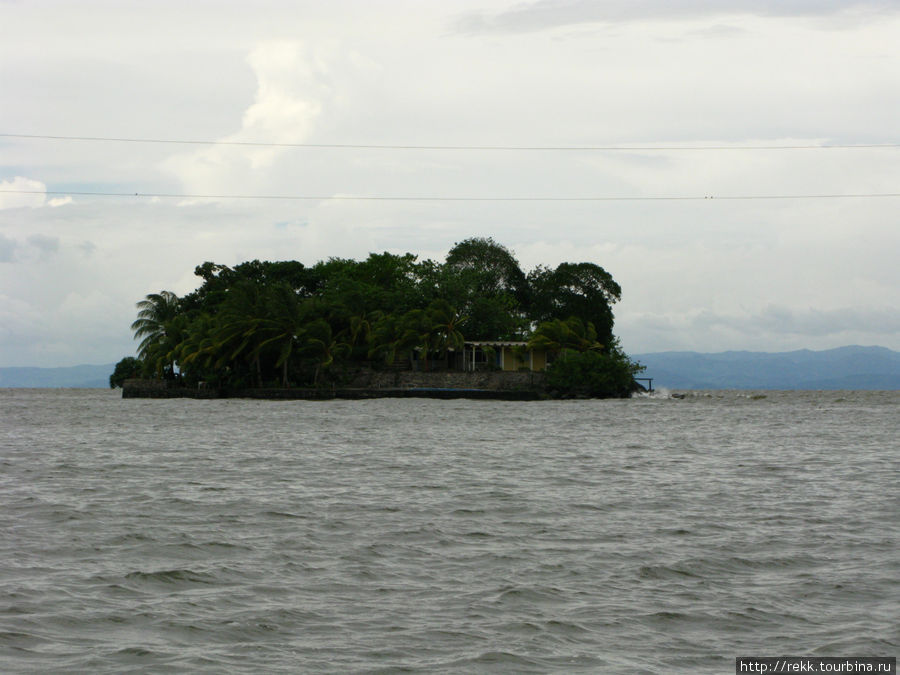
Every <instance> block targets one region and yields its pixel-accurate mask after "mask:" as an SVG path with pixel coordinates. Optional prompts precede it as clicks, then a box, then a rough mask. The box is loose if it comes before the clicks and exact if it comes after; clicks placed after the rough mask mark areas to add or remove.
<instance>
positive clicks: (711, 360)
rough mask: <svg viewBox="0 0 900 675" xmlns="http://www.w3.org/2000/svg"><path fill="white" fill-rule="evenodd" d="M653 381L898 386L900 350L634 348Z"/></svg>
mask: <svg viewBox="0 0 900 675" xmlns="http://www.w3.org/2000/svg"><path fill="white" fill-rule="evenodd" d="M633 358H635V359H636V360H637V361H639V362H641V363H642V364H644V365H645V366H647V370H646V372H644V373H643V375H645V376H647V377H652V378H653V386H654V387H668V388H672V389H891V390H896V389H900V352H895V351H892V350H890V349H886V348H884V347H840V348H838V349H829V350H825V351H818V352H814V351H810V350H808V349H802V350H800V351H794V352H780V353H768V352H722V353H719V354H700V353H697V352H658V353H653V354H636V355H634V356H633Z"/></svg>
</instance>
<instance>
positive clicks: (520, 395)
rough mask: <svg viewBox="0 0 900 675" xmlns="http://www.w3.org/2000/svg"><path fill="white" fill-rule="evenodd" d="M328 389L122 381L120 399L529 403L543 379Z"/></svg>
mask: <svg viewBox="0 0 900 675" xmlns="http://www.w3.org/2000/svg"><path fill="white" fill-rule="evenodd" d="M348 377H349V381H348V382H347V383H346V384H344V385H341V386H339V387H338V386H334V387H318V388H307V387H291V388H288V389H283V388H262V389H240V390H225V389H216V388H212V387H206V386H200V387H195V388H190V387H177V386H171V383H169V382H164V381H161V380H125V382H124V383H123V385H122V398H204V399H211V398H257V399H270V400H287V399H309V400H327V399H334V398H341V399H364V398H442V399H447V398H476V399H495V400H515V401H522V400H535V399H538V398H541V397H542V396H543V391H544V388H543V383H544V376H543V373H532V372H498V371H492V372H476V373H460V372H452V371H449V372H447V371H445V372H432V373H429V372H415V371H375V370H369V369H360V370H359V371H356V372H355V373H352V374H348Z"/></svg>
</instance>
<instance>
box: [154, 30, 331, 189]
mask: <svg viewBox="0 0 900 675" xmlns="http://www.w3.org/2000/svg"><path fill="white" fill-rule="evenodd" d="M247 62H248V63H249V64H250V66H251V67H252V68H253V72H254V73H255V74H256V78H257V90H256V96H255V99H254V102H253V104H252V105H251V106H250V107H249V108H247V110H246V111H245V112H244V115H243V118H242V120H241V128H240V130H239V131H237V132H235V133H233V134H230V135H228V136H226V137H224V138H221V139H219V140H221V141H224V142H226V143H251V144H252V143H285V144H291V143H302V142H304V141H306V140H307V139H308V138H309V135H310V133H311V132H312V130H313V128H314V126H315V123H316V120H317V119H318V117H319V116H320V115H321V113H322V110H323V106H324V101H325V99H327V97H328V95H329V86H328V74H327V72H326V68H325V66H324V65H323V62H322V61H321V60H320V59H317V58H316V57H315V55H313V54H311V53H310V51H309V49H308V48H307V47H306V46H305V45H304V44H303V43H301V42H299V41H284V40H278V41H272V42H265V43H263V44H261V45H259V46H257V47H256V48H255V49H254V50H253V51H252V52H251V53H250V55H249V56H248V57H247ZM289 151H290V150H288V149H287V148H280V147H272V146H268V147H254V146H252V145H247V146H240V145H217V146H211V147H204V148H202V149H200V150H197V151H195V152H192V153H187V154H181V155H176V156H174V157H170V158H169V159H167V160H166V161H165V162H164V163H163V166H164V167H165V168H166V169H167V170H169V171H171V172H173V173H174V174H175V175H176V177H177V178H178V179H179V181H180V182H181V184H182V186H184V189H185V191H186V192H188V193H190V194H229V193H232V194H233V193H238V194H253V193H254V191H255V190H256V189H257V188H261V187H265V186H266V185H267V184H270V181H269V180H268V178H269V173H268V172H269V171H270V170H271V169H272V165H273V163H274V162H275V161H276V160H277V159H278V158H279V157H281V156H282V155H284V153H285V152H289ZM269 194H271V191H269Z"/></svg>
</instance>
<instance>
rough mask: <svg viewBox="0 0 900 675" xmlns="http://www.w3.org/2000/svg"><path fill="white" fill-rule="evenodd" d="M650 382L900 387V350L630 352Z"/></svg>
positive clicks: (62, 379)
mask: <svg viewBox="0 0 900 675" xmlns="http://www.w3.org/2000/svg"><path fill="white" fill-rule="evenodd" d="M633 358H634V359H636V360H637V361H640V362H641V363H642V364H644V365H645V366H647V370H646V372H644V373H643V375H645V376H646V377H652V378H653V386H654V387H668V388H670V389H890V390H900V352H895V351H892V350H890V349H886V348H884V347H840V348H838V349H829V350H826V351H819V352H814V351H810V350H808V349H802V350H800V351H795V352H779V353H770V352H721V353H718V354H701V353H698V352H657V353H652V354H635V355H633ZM114 368H115V364H112V363H110V364H106V365H100V366H90V365H85V366H73V367H71V368H0V387H75V388H96V387H100V388H105V387H108V386H109V376H110V374H111V373H112V372H113V369H114Z"/></svg>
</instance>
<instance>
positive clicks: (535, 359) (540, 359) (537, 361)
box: [531, 351, 547, 371]
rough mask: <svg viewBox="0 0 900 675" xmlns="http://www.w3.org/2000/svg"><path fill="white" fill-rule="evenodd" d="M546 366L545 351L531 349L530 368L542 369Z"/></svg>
mask: <svg viewBox="0 0 900 675" xmlns="http://www.w3.org/2000/svg"><path fill="white" fill-rule="evenodd" d="M546 367H547V352H541V351H533V352H531V369H532V370H535V371H541V370H544V369H545V368H546Z"/></svg>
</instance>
